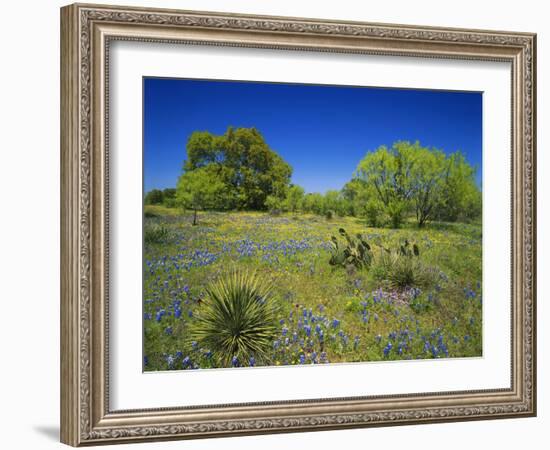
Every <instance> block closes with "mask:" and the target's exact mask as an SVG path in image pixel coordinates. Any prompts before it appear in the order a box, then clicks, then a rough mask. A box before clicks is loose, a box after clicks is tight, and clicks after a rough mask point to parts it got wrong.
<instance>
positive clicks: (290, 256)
mask: <svg viewBox="0 0 550 450" xmlns="http://www.w3.org/2000/svg"><path fill="white" fill-rule="evenodd" d="M146 211H148V212H149V213H153V214H148V216H149V217H146V218H145V219H144V220H145V232H146V233H147V232H148V230H149V229H158V227H164V228H166V229H167V234H166V236H165V237H164V238H163V240H162V241H159V242H157V241H155V240H153V241H150V242H146V243H145V250H144V332H145V349H144V350H145V351H144V356H145V370H167V369H192V368H210V367H220V363H219V361H220V360H227V358H220V355H216V354H214V351H213V349H209V348H203V347H202V346H201V345H200V344H199V343H194V342H190V341H189V334H190V333H189V330H190V329H192V328H193V323H194V321H195V320H196V316H199V315H200V310H201V306H202V305H203V304H204V300H205V296H206V292H207V289H208V288H209V286H211V285H212V283H215V282H216V281H217V280H219V279H220V278H222V277H224V276H225V275H226V274H227V273H228V272H229V271H230V270H231V269H235V268H242V269H248V270H250V271H256V272H257V274H258V275H259V276H260V277H263V279H264V280H265V281H266V282H267V283H269V284H271V285H272V286H273V288H272V291H271V297H272V300H273V301H274V302H276V306H277V323H278V327H279V329H278V333H277V335H276V336H275V337H274V338H273V343H272V345H271V351H270V355H269V357H268V358H266V359H265V360H269V361H270V364H273V365H287V364H302V363H303V364H310V363H326V362H330V363H339V362H359V361H380V360H396V359H399V360H404V359H417V358H420V359H425V358H434V357H436V358H445V357H472V356H481V349H482V334H481V330H482V323H481V321H482V302H481V299H482V292H481V285H480V283H481V226H480V224H460V223H454V224H433V225H428V226H426V227H425V228H423V229H418V228H416V227H415V226H414V225H413V224H405V225H404V226H403V228H401V229H398V230H391V229H387V228H370V227H367V226H366V222H365V220H360V219H357V218H353V217H345V218H341V217H338V216H335V217H333V218H332V219H331V220H327V219H326V218H325V217H320V216H313V215H304V214H281V215H280V216H272V215H269V214H268V213H258V212H231V213H214V212H212V213H199V224H198V226H192V225H191V222H192V214H191V213H189V214H184V213H182V212H181V211H179V210H177V209H169V208H165V207H160V206H155V207H150V206H148V207H146ZM341 227H342V228H345V229H346V231H347V232H348V233H349V234H350V235H352V234H353V235H355V234H356V233H361V234H363V236H364V237H365V238H367V240H368V242H369V243H370V245H371V246H372V248H373V253H374V261H373V264H372V267H371V268H370V269H364V270H357V269H354V268H349V267H348V268H343V267H334V266H331V265H329V259H330V255H331V253H330V245H329V240H330V237H331V236H332V235H338V229H339V228H341ZM405 239H408V240H409V241H411V242H415V243H417V244H418V246H419V249H420V256H419V263H421V265H422V270H423V271H426V272H427V273H429V276H426V277H424V275H425V274H424V273H422V274H421V275H422V277H420V278H419V280H420V281H419V282H418V286H415V285H413V286H402V284H405V285H406V284H407V283H406V282H401V281H400V282H399V283H397V282H396V281H395V280H392V279H391V278H392V276H389V275H385V274H386V273H391V271H390V272H387V271H386V272H384V270H382V269H381V268H380V265H381V263H380V261H382V257H381V252H382V251H383V250H382V249H381V246H384V247H387V248H394V247H396V246H398V245H399V244H400V243H401V242H402V241H404V240H405ZM406 269H407V270H409V268H406ZM394 272H397V275H395V276H397V277H399V278H398V280H403V279H405V280H408V279H409V278H407V277H409V275H410V274H409V273H408V272H407V271H405V272H406V274H405V275H406V276H405V275H403V276H402V275H401V274H400V271H399V270H394ZM388 278H389V279H388ZM412 280H413V282H414V277H412ZM251 358H252V359H251ZM255 359H256V358H254V355H249V357H242V356H241V357H240V358H239V360H238V361H233V365H239V366H249V365H254V364H260V363H259V362H258V361H255Z"/></svg>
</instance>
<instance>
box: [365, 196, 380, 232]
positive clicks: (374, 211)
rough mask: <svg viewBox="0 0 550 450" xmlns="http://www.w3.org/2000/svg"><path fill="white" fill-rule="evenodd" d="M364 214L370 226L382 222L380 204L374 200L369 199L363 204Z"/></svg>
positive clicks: (378, 224) (377, 225) (376, 225)
mask: <svg viewBox="0 0 550 450" xmlns="http://www.w3.org/2000/svg"><path fill="white" fill-rule="evenodd" d="M365 216H366V217H367V224H368V225H369V226H370V227H379V226H380V225H381V223H382V217H383V213H382V205H381V203H380V202H378V201H376V200H373V199H371V200H369V201H368V202H367V204H366V205H365Z"/></svg>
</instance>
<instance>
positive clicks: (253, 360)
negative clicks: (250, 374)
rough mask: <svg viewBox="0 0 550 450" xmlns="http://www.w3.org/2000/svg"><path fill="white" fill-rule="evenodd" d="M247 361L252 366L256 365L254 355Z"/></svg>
mask: <svg viewBox="0 0 550 450" xmlns="http://www.w3.org/2000/svg"><path fill="white" fill-rule="evenodd" d="M248 362H249V363H250V367H254V366H255V365H256V359H255V358H254V356H251V357H250V360H249V361H248Z"/></svg>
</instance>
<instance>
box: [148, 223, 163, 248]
mask: <svg viewBox="0 0 550 450" xmlns="http://www.w3.org/2000/svg"><path fill="white" fill-rule="evenodd" d="M143 239H144V241H145V243H146V244H161V243H163V242H166V239H168V228H166V227H165V226H162V225H154V226H152V227H150V228H145V235H144V237H143Z"/></svg>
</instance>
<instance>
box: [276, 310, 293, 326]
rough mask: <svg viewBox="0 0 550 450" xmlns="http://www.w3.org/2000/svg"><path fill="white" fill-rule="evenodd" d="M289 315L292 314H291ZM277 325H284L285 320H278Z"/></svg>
mask: <svg viewBox="0 0 550 450" xmlns="http://www.w3.org/2000/svg"><path fill="white" fill-rule="evenodd" d="M290 314H292V312H291V313H290ZM279 324H280V325H284V324H285V319H281V320H279Z"/></svg>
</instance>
